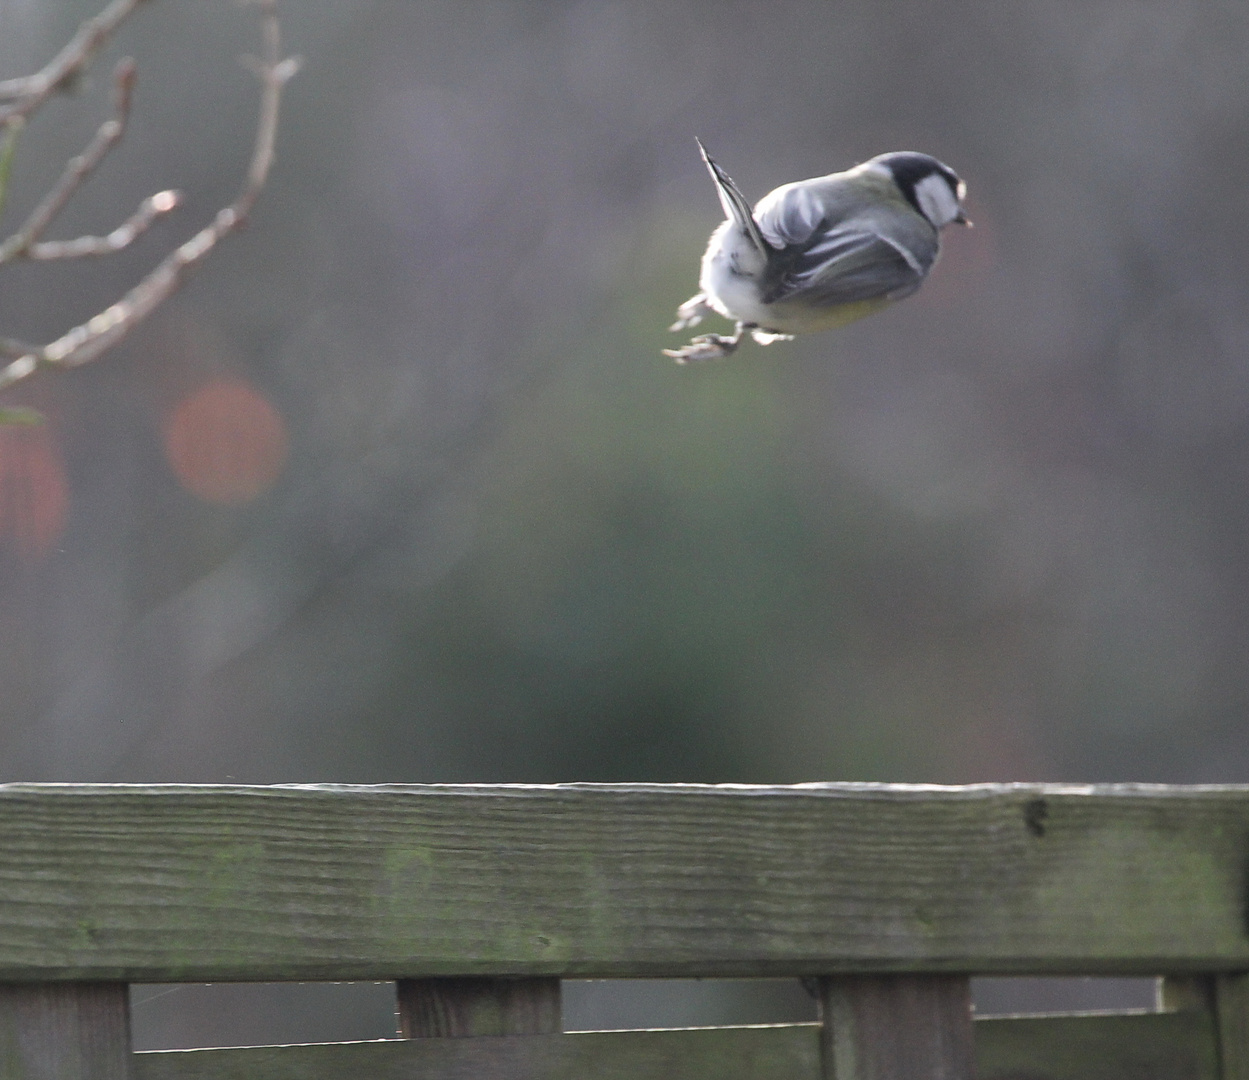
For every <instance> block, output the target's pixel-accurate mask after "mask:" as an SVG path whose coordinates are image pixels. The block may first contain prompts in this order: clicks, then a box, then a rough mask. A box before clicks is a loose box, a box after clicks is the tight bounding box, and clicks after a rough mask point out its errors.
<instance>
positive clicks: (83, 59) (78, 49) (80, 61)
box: [0, 0, 148, 124]
mask: <svg viewBox="0 0 1249 1080" xmlns="http://www.w3.org/2000/svg"><path fill="white" fill-rule="evenodd" d="M147 2H148V0H113V2H112V3H111V4H109V5H108V7H106V8H105V9H104V10H103V11H101V12H100V13H99V14H98V15H96V16H95V17H94V18H92V19H88V20H87V21H86V22H84V23H83V24H82V25H81V26H80V27H79V28H78V32H77V33H76V34H75V35H74V36H73V37H72V38H70V40H69V42H68V43H67V44H66V45H65V47H64V48H63V49H62V50H61V51H60V52H59V53H57V54H56V56H54V57H53V58H52V59H51V60H50V61H49V62H48V63H47V64H45V65H44V67H43V68H42V69H41V70H39V71H36V72H35V73H34V74H33V75H27V76H25V77H24V78H21V79H8V80H6V81H4V82H0V101H9V102H12V104H11V105H7V106H3V107H0V124H3V123H5V122H7V121H8V120H9V119H10V118H11V117H19V116H20V117H28V116H30V114H31V113H33V112H34V111H35V110H36V109H38V108H39V107H40V106H41V105H42V104H43V103H44V102H45V101H47V100H48V98H50V97H51V96H52V95H53V94H55V93H56V92H57V91H58V90H63V89H65V88H66V87H69V86H71V85H73V83H74V81H75V80H76V79H77V78H78V76H79V75H81V74H82V73H83V71H84V70H86V67H87V65H88V64H89V63H91V59H92V57H94V56H95V54H96V53H97V52H98V51H99V50H100V48H101V47H102V46H103V45H104V44H105V42H107V41H108V39H109V38H111V37H112V36H113V34H114V32H115V31H116V30H117V28H118V27H119V26H120V25H121V24H122V23H123V22H125V21H126V19H128V18H129V17H130V16H131V15H132V14H133V13H134V10H135V9H136V8H137V7H139V6H140V5H142V4H145V3H147Z"/></svg>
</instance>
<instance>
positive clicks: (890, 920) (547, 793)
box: [0, 784, 1249, 982]
mask: <svg viewBox="0 0 1249 1080" xmlns="http://www.w3.org/2000/svg"><path fill="white" fill-rule="evenodd" d="M1247 911H1249V787H1246V786H1231V785H1204V786H1184V787H1178V786H1166V785H1143V784H1114V785H1068V784H1064V785H1053V784H978V785H972V786H965V787H940V786H936V785H891V784H802V785H794V786H785V787H779V786H767V787H765V786H746V785H716V786H704V785H690V784H681V785H664V784H565V785H551V786H541V785H381V786H356V785H279V786H270V787H251V786H226V785H173V784H160V785H113V784H109V785H73V784H7V785H0V980H10V981H12V980H19V981H20V980H45V979H51V980H60V979H125V980H130V981H140V982H142V981H151V982H181V981H187V982H191V981H196V982H198V981H218V980H245V981H269V980H291V979H327V980H331V979H333V980H340V979H341V980H346V979H390V978H399V977H419V976H430V975H504V976H509V975H510V976H527V975H562V976H568V977H606V978H611V977H617V978H625V977H632V976H704V977H712V976H726V977H733V976H743V977H749V976H770V975H810V974H824V973H833V972H841V971H933V972H936V971H964V972H973V973H974V972H979V973H1020V974H1022V973H1045V972H1073V973H1074V972H1087V973H1106V974H1110V973H1122V974H1130V973H1138V974H1155V973H1168V974H1172V973H1182V972H1192V971H1227V970H1240V969H1249V924H1247V918H1249V916H1247Z"/></svg>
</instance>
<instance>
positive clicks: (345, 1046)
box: [135, 1013, 1219, 1080]
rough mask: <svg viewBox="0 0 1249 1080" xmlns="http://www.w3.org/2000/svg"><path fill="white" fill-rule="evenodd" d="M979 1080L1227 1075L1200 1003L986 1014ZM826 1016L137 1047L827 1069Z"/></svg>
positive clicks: (271, 1075)
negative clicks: (562, 1031)
mask: <svg viewBox="0 0 1249 1080" xmlns="http://www.w3.org/2000/svg"><path fill="white" fill-rule="evenodd" d="M975 1036H976V1062H977V1068H978V1077H979V1080H1219V1078H1218V1071H1217V1069H1218V1066H1217V1059H1216V1055H1215V1032H1214V1025H1213V1023H1212V1021H1211V1019H1210V1017H1209V1016H1205V1015H1202V1014H1198V1013H1150V1014H1146V1013H1142V1014H1138V1015H1119V1016H1115V1015H1100V1016H1099V1015H1086V1016H1059V1017H1029V1018H1021V1019H1013V1018H1012V1019H1000V1018H993V1019H979V1020H976V1021H975ZM819 1040H820V1025H818V1024H786V1025H778V1026H775V1027H751V1028H702V1029H695V1030H687V1031H601V1032H579V1033H575V1034H572V1035H531V1036H512V1037H499V1038H480V1039H414V1040H411V1041H398V1040H392V1041H388V1042H374V1043H337V1044H328V1045H322V1046H279V1047H253V1048H248V1049H237V1050H182V1051H162V1052H158V1053H142V1054H136V1055H135V1077H136V1080H348V1078H350V1080H355V1078H356V1077H368V1078H369V1080H481V1078H482V1077H490V1078H491V1080H585V1078H586V1077H591V1076H592V1077H594V1078H595V1080H668V1078H670V1077H681V1078H683V1080H685V1078H689V1080H693V1078H695V1077H715V1078H716V1080H819V1077H820V1053H819Z"/></svg>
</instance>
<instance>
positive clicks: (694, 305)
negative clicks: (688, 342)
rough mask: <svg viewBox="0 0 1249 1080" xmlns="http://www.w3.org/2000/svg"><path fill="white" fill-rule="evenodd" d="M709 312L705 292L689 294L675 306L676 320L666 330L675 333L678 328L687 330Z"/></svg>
mask: <svg viewBox="0 0 1249 1080" xmlns="http://www.w3.org/2000/svg"><path fill="white" fill-rule="evenodd" d="M710 313H711V308H709V307H708V306H707V294H706V293H699V294H698V295H697V296H691V297H690V298H689V299H688V300H686V301H685V303H684V304H682V305H681V306H680V307H679V308H677V321H676V322H674V323H673V324H672V325H671V326H670V327H668V331H669V332H670V333H676V332H677V331H678V330H688V329H689V328H690V327H691V326H697V325H698V324H699V323H700V322H702V321H703V318H704V317H705V316H706V315H709V314H710Z"/></svg>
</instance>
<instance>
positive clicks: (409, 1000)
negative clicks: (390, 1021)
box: [395, 978, 563, 1039]
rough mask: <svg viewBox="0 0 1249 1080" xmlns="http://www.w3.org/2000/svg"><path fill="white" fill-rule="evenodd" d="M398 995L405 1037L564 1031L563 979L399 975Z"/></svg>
mask: <svg viewBox="0 0 1249 1080" xmlns="http://www.w3.org/2000/svg"><path fill="white" fill-rule="evenodd" d="M395 997H396V1001H397V1004H398V1010H397V1011H398V1016H399V1036H400V1038H404V1039H428V1038H463V1037H465V1036H473V1035H550V1034H553V1033H554V1032H557V1031H562V1030H563V1007H562V1001H563V998H562V991H561V987H560V980H559V979H551V978H547V979H400V980H399V981H398V983H397V984H396V985H395Z"/></svg>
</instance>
